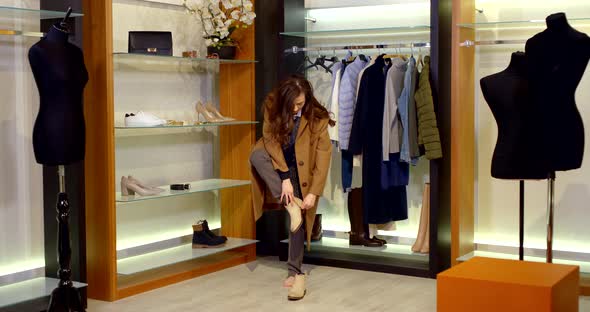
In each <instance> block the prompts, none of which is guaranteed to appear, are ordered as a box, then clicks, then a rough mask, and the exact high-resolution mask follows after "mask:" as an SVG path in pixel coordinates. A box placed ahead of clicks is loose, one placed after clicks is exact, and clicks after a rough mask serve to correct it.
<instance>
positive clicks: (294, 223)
mask: <svg viewBox="0 0 590 312" xmlns="http://www.w3.org/2000/svg"><path fill="white" fill-rule="evenodd" d="M301 206H303V201H302V200H301V199H299V198H297V197H293V201H291V203H290V204H289V205H286V206H285V208H287V212H289V216H290V219H291V229H290V230H291V233H295V232H297V231H298V230H299V228H300V227H301V224H303V218H302V216H301Z"/></svg>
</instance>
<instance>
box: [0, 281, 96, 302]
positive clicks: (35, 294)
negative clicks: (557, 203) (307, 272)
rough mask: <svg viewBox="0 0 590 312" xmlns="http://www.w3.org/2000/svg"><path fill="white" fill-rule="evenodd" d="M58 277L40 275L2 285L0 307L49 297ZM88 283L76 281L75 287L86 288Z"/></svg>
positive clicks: (0, 288)
mask: <svg viewBox="0 0 590 312" xmlns="http://www.w3.org/2000/svg"><path fill="white" fill-rule="evenodd" d="M58 283H59V280H58V279H55V278H48V277H39V278H34V279H31V280H28V281H24V282H20V283H15V284H10V285H6V286H2V287H0V308H4V307H9V306H14V305H17V304H20V303H25V302H27V301H33V300H36V299H40V298H43V297H47V300H49V295H51V292H52V291H53V289H55V287H57V284H58ZM86 286H87V285H86V284H82V283H78V282H74V287H75V288H84V287H86Z"/></svg>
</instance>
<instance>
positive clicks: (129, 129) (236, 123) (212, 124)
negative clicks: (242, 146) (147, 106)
mask: <svg viewBox="0 0 590 312" xmlns="http://www.w3.org/2000/svg"><path fill="white" fill-rule="evenodd" d="M257 123H258V121H227V122H206V123H202V124H198V125H184V126H157V127H115V130H117V131H124V132H132V131H145V130H151V129H153V130H161V129H195V128H206V127H223V126H239V125H255V124H257Z"/></svg>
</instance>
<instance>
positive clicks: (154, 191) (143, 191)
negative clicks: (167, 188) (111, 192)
mask: <svg viewBox="0 0 590 312" xmlns="http://www.w3.org/2000/svg"><path fill="white" fill-rule="evenodd" d="M130 178H131V179H130ZM142 185H143V184H142V183H141V182H139V181H138V180H136V179H134V178H133V177H131V176H130V177H129V178H128V177H125V176H123V177H121V195H123V196H130V195H135V194H136V193H137V194H139V195H141V196H154V195H158V194H160V193H162V192H163V191H164V190H163V189H160V188H154V187H145V186H143V187H142Z"/></svg>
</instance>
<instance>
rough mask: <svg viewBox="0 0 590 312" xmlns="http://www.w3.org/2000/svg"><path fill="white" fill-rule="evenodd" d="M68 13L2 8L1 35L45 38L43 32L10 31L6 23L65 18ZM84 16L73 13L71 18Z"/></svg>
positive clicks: (0, 15)
mask: <svg viewBox="0 0 590 312" xmlns="http://www.w3.org/2000/svg"><path fill="white" fill-rule="evenodd" d="M65 16H66V12H60V11H48V10H34V9H25V8H15V7H7V6H0V22H2V24H3V25H2V26H0V35H1V36H25V37H43V35H44V34H43V33H42V32H36V31H25V30H22V29H9V28H7V27H6V26H5V25H6V23H7V22H8V23H10V22H14V21H18V20H43V19H53V18H64V17H65ZM80 16H84V14H81V13H72V14H70V17H80Z"/></svg>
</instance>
